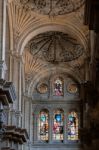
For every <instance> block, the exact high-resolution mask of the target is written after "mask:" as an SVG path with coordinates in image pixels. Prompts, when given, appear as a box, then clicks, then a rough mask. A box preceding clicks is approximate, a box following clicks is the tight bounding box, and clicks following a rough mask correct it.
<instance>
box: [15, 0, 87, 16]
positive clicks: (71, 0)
mask: <svg viewBox="0 0 99 150" xmlns="http://www.w3.org/2000/svg"><path fill="white" fill-rule="evenodd" d="M17 1H20V3H21V4H23V5H26V4H27V6H28V7H30V8H31V9H32V10H33V11H35V12H39V13H41V14H44V15H53V16H57V15H64V14H67V13H70V12H73V11H76V10H77V9H79V8H80V7H81V6H82V5H83V4H84V1H85V0H17Z"/></svg>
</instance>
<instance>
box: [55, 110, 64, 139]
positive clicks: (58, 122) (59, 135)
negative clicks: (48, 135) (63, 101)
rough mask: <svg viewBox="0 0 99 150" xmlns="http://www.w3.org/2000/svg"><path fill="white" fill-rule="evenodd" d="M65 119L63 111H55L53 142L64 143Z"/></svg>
mask: <svg viewBox="0 0 99 150" xmlns="http://www.w3.org/2000/svg"><path fill="white" fill-rule="evenodd" d="M63 119H64V115H63V110H61V109H57V110H55V111H54V120H53V140H58V141H63Z"/></svg>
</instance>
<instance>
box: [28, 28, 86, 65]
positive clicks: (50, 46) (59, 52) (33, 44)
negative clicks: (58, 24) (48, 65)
mask: <svg viewBox="0 0 99 150" xmlns="http://www.w3.org/2000/svg"><path fill="white" fill-rule="evenodd" d="M28 46H29V50H30V53H31V54H32V55H33V56H35V57H38V58H40V59H42V60H46V61H48V62H52V63H55V62H68V61H72V60H74V59H76V58H78V57H80V56H81V55H82V54H83V52H84V48H83V47H82V46H81V45H80V44H79V43H78V42H77V40H76V39H74V38H72V37H70V36H69V35H68V34H65V33H62V32H53V31H50V32H46V33H43V34H39V35H37V36H35V37H34V38H33V39H32V40H31V41H30V42H29V45H28Z"/></svg>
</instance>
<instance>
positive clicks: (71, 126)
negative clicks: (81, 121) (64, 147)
mask: <svg viewBox="0 0 99 150" xmlns="http://www.w3.org/2000/svg"><path fill="white" fill-rule="evenodd" d="M68 140H78V116H77V113H76V112H74V111H72V112H70V113H69V114H68Z"/></svg>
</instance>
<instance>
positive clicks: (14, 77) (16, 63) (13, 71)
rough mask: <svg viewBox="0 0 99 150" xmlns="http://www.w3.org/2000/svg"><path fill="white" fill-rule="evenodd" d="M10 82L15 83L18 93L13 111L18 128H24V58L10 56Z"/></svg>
mask: <svg viewBox="0 0 99 150" xmlns="http://www.w3.org/2000/svg"><path fill="white" fill-rule="evenodd" d="M10 81H12V82H13V84H14V86H15V91H16V95H17V98H16V101H15V102H14V103H13V109H14V110H15V111H16V115H17V126H18V127H21V126H22V114H21V113H22V105H21V102H22V57H20V56H19V55H18V54H16V53H15V54H10Z"/></svg>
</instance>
